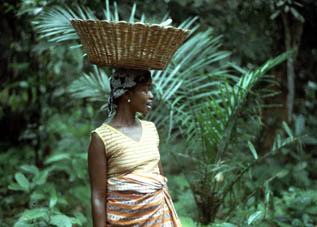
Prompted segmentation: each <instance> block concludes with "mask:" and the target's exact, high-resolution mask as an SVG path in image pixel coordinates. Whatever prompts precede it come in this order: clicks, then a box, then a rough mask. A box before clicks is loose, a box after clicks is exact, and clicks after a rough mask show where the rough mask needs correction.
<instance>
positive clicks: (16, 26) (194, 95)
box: [0, 0, 317, 227]
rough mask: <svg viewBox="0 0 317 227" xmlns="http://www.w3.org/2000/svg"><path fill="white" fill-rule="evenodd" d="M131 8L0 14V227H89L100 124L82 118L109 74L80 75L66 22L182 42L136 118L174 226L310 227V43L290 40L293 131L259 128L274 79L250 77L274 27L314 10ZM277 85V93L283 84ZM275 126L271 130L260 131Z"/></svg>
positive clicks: (44, 7) (308, 3)
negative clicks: (174, 28) (157, 167)
mask: <svg viewBox="0 0 317 227" xmlns="http://www.w3.org/2000/svg"><path fill="white" fill-rule="evenodd" d="M136 2H137V3H138V8H136V4H134V3H130V2H129V3H128V2H120V4H116V3H115V2H114V3H113V5H112V6H111V5H110V4H109V1H105V2H102V3H100V2H98V1H86V0H81V1H79V2H78V1H77V2H74V1H68V0H66V1H62V2H61V1H42V0H36V1H35V0H34V1H33V0H31V1H20V2H18V3H15V2H9V1H5V2H2V3H0V12H1V15H4V17H3V19H2V20H1V22H0V27H1V30H3V31H5V34H6V35H5V36H2V37H1V40H0V45H1V47H3V48H2V50H3V51H2V52H1V54H0V55H1V63H0V64H1V67H0V68H1V75H3V76H2V77H1V91H0V119H1V122H0V126H1V128H2V130H1V141H0V147H1V153H0V174H1V181H0V196H1V198H2V199H1V200H0V226H4V227H11V226H72V225H73V226H91V217H90V202H89V193H90V191H89V184H88V179H87V178H88V176H87V154H86V150H87V147H88V142H89V139H88V138H89V132H90V130H91V129H93V128H95V127H96V126H98V124H100V123H101V122H102V121H104V119H105V113H104V112H101V111H94V110H95V109H101V110H102V109H104V106H105V105H106V101H107V100H106V99H107V95H108V92H109V84H108V78H107V76H106V75H109V74H110V73H111V71H110V70H107V69H104V70H102V69H98V68H96V67H91V66H89V65H88V64H87V63H86V61H85V58H84V56H83V51H82V50H81V48H76V47H80V45H78V37H77V35H76V33H75V32H74V29H73V28H72V26H71V24H70V22H69V18H70V17H74V18H95V17H98V18H104V19H110V20H119V19H124V20H130V21H146V22H150V23H161V22H162V21H166V19H167V18H169V17H168V16H167V15H166V12H169V15H171V17H173V21H174V22H175V24H180V27H184V28H191V29H192V33H191V35H190V37H189V38H188V39H187V40H186V42H185V43H184V45H183V46H182V47H181V48H180V49H179V51H178V52H177V53H176V54H175V56H174V58H173V59H172V63H171V64H170V66H169V68H168V69H167V70H166V71H164V72H152V73H153V77H154V82H155V84H157V85H156V87H155V89H154V92H155V96H156V100H155V102H156V103H155V106H154V108H153V109H154V110H153V111H154V112H152V113H151V114H150V115H148V116H147V119H151V120H153V121H155V122H156V123H157V126H158V128H159V131H160V137H161V147H160V150H161V156H162V162H163V166H164V171H165V173H166V175H167V176H168V179H169V181H168V185H169V191H170V193H171V195H172V198H173V201H174V205H175V207H176V209H177V212H178V214H179V216H180V218H181V221H182V223H183V225H184V226H217V227H219V226H224V227H233V226H268V227H271V226H315V225H316V224H317V220H316V207H317V206H316V205H317V204H316V186H315V185H316V179H317V175H316V173H317V164H316V162H315V161H314V160H315V157H316V155H317V149H316V144H317V139H316V135H317V127H316V126H317V120H316V117H315V116H316V114H317V112H316V110H317V108H316V107H317V102H316V97H317V85H316V81H315V78H314V73H313V72H314V71H315V70H314V69H315V66H316V65H317V64H314V63H315V62H316V60H317V58H316V56H317V55H316V48H315V47H314V42H312V41H311V40H313V36H311V35H309V34H308V32H305V33H304V34H305V36H304V37H303V41H302V42H301V50H300V51H299V55H301V54H302V53H303V55H302V60H301V61H302V62H301V61H299V62H297V71H296V73H297V84H296V87H297V90H296V98H297V99H296V100H295V105H296V114H294V116H293V122H294V123H293V125H289V124H286V123H282V121H275V119H273V118H267V116H265V112H266V111H276V109H272V106H274V108H276V106H277V105H271V104H268V105H267V103H266V101H267V98H269V99H270V98H272V97H273V98H274V97H275V95H276V94H277V93H278V92H280V88H278V90H276V89H275V90H271V88H270V86H271V85H273V84H274V80H275V79H274V78H273V77H272V76H270V75H263V74H264V71H266V73H267V72H268V71H267V70H268V68H267V67H273V66H275V63H274V60H271V61H269V62H268V63H267V64H265V65H263V66H262V67H261V68H258V69H257V67H256V64H259V63H260V62H263V61H264V60H266V59H268V58H270V57H271V55H272V53H280V52H282V51H283V45H281V42H280V41H281V40H283V38H282V35H283V32H284V31H283V30H282V29H281V28H282V26H280V23H281V20H280V17H279V16H280V15H282V14H283V13H284V14H287V15H288V16H289V17H290V18H292V20H294V21H297V20H298V21H301V22H305V29H306V27H307V28H309V30H313V29H314V26H315V25H314V23H315V21H316V20H314V18H315V17H314V15H315V13H314V12H315V11H314V10H316V9H315V8H316V3H314V1H312V0H305V1H301V2H300V4H298V2H297V1H293V0H292V1H288V0H287V1H284V0H282V1H266V0H256V1H253V0H248V1H235V2H232V1H223V0H221V1H219V0H205V1H193V0H186V1H183V0H170V1H162V2H157V3H156V4H155V5H153V1H149V0H145V1H136ZM62 3H63V4H64V3H65V4H66V5H67V6H65V5H61V4H62ZM139 3H141V4H139ZM77 4H80V6H77ZM100 5H103V6H105V10H104V9H103V7H100ZM71 9H75V10H71ZM90 9H92V10H90ZM139 9H141V10H139ZM145 14H146V15H151V17H145ZM196 15H197V16H198V17H196ZM270 17H271V18H272V19H274V20H271V21H270V20H268V19H269V18H270ZM187 18H190V19H187ZM32 21H33V23H32ZM35 32H40V33H41V34H40V35H41V36H40V35H39V34H38V33H35ZM219 34H221V36H219ZM48 40H51V41H50V42H48ZM57 43H58V45H56V44H57ZM71 46H72V48H70V47H71ZM73 47H74V48H73ZM222 49H227V50H230V52H228V51H223V50H222ZM231 53H232V54H231ZM229 57H231V58H230V60H232V61H233V62H235V64H232V63H229ZM303 62H304V63H305V64H303ZM276 63H278V61H276ZM242 66H243V67H246V68H248V69H252V71H250V72H248V70H244V69H243V68H242ZM237 72H240V73H241V75H240V76H236V74H237ZM272 73H273V72H272ZM274 74H277V75H281V74H283V71H282V70H281V68H278V69H275V70H274ZM277 80H280V82H281V87H282V89H281V92H282V94H284V93H285V92H286V89H285V88H284V87H283V86H284V85H283V84H285V83H284V81H283V77H278V79H277ZM73 98H74V99H73ZM270 103H272V102H270ZM100 104H101V105H100ZM273 104H283V103H280V101H277V102H273ZM102 105H104V106H102ZM100 106H102V107H101V108H100ZM279 106H280V107H282V105H279ZM279 110H282V108H281V109H279ZM274 115H276V116H274V117H276V118H277V117H278V116H279V115H280V113H279V111H276V114H275V113H274ZM92 119H96V120H92ZM274 125H279V126H280V129H279V130H277V131H275V132H274V131H273V132H272V131H271V127H272V126H274ZM267 134H269V135H270V136H271V137H270V138H271V139H270V142H271V143H269V146H266V145H267V141H265V140H264V137H265V136H266V135H267ZM263 144H265V146H264V145H263ZM271 145H272V146H271ZM211 209H214V210H213V212H212V213H211V214H210V212H208V211H210V210H211ZM210 217H213V218H214V219H213V220H212V221H211V220H210ZM208 218H209V219H208ZM211 222H213V223H211ZM202 223H204V224H202Z"/></svg>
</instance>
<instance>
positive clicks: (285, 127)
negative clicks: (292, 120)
mask: <svg viewBox="0 0 317 227" xmlns="http://www.w3.org/2000/svg"><path fill="white" fill-rule="evenodd" d="M282 124H283V128H284V129H285V131H286V132H287V134H288V136H289V137H291V138H293V137H294V135H293V133H292V130H291V129H290V128H289V127H288V125H287V123H286V122H285V121H283V123H282Z"/></svg>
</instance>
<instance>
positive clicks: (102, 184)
mask: <svg viewBox="0 0 317 227" xmlns="http://www.w3.org/2000/svg"><path fill="white" fill-rule="evenodd" d="M88 171H89V180H90V189H91V207H92V217H93V226H94V227H105V226H106V192H107V166H106V154H105V146H104V144H103V142H102V140H101V139H100V138H99V136H98V135H97V134H96V133H92V135H91V142H90V146H89V149H88Z"/></svg>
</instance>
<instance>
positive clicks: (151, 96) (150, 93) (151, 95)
mask: <svg viewBox="0 0 317 227" xmlns="http://www.w3.org/2000/svg"><path fill="white" fill-rule="evenodd" d="M149 97H150V99H153V98H154V96H153V93H152V92H151V91H149Z"/></svg>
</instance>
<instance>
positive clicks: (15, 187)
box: [8, 182, 25, 191]
mask: <svg viewBox="0 0 317 227" xmlns="http://www.w3.org/2000/svg"><path fill="white" fill-rule="evenodd" d="M8 189H10V190H14V191H25V188H24V187H22V186H21V185H19V184H17V183H14V182H11V183H10V184H9V186H8Z"/></svg>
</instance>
